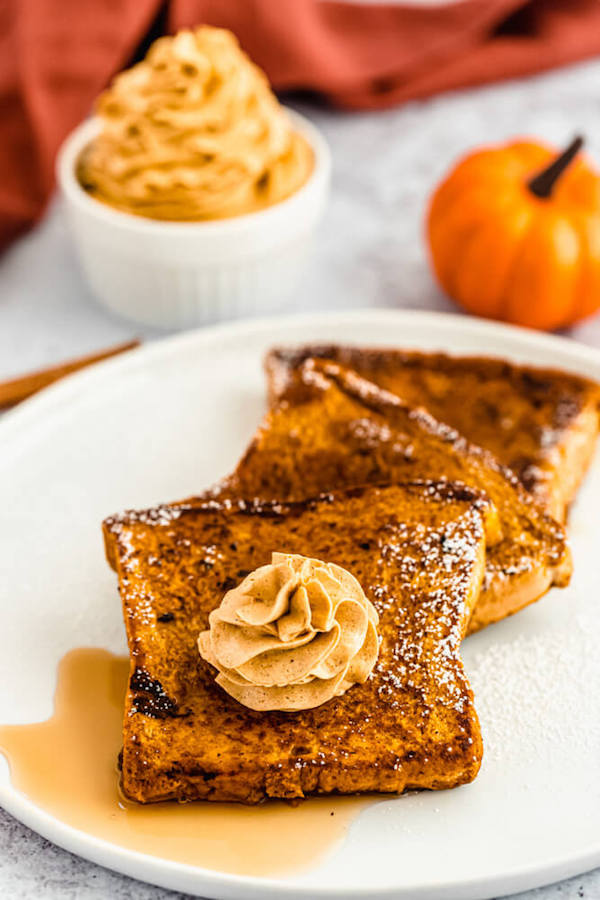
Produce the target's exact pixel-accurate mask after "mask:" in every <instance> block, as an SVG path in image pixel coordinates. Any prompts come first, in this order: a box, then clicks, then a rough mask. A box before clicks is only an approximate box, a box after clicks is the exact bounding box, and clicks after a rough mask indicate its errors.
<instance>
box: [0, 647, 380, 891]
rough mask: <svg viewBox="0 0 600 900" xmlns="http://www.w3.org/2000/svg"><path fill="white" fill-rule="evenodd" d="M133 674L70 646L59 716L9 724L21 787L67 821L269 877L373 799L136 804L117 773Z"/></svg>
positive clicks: (0, 744)
mask: <svg viewBox="0 0 600 900" xmlns="http://www.w3.org/2000/svg"><path fill="white" fill-rule="evenodd" d="M128 675H129V661H128V660H127V659H124V658H122V657H117V656H113V654H111V653H108V652H107V651H105V650H97V649H89V648H81V649H76V650H71V651H70V652H69V653H67V654H66V655H65V656H64V657H63V659H62V660H61V662H60V664H59V668H58V683H57V687H56V694H55V699H54V714H53V715H52V717H51V718H50V719H48V720H47V721H46V722H37V723H35V724H32V725H4V726H0V752H2V753H4V755H5V756H6V757H7V759H8V762H9V766H10V772H11V779H12V783H13V785H14V786H15V787H16V788H17V789H18V790H19V791H21V792H22V793H23V794H25V795H26V796H27V797H28V798H29V799H30V800H31V801H32V802H33V803H35V805H36V806H38V807H40V808H42V809H44V810H45V811H46V812H48V813H50V814H51V815H53V816H55V817H56V818H57V819H59V820H60V821H61V822H65V823H67V824H68V825H71V826H73V827H74V828H77V829H80V830H81V831H84V832H86V833H87V834H90V835H93V836H94V837H97V838H102V839H103V840H106V841H110V842H111V843H114V844H118V845H119V846H120V847H124V848H126V849H129V850H135V851H138V852H140V853H146V854H149V855H151V856H157V857H160V858H162V859H168V860H172V861H174V862H179V863H188V864H190V865H196V866H203V867H205V868H208V869H214V870H217V871H220V872H228V873H235V874H237V875H263V876H264V875H279V874H282V873H288V872H290V871H296V870H298V869H302V868H305V867H307V866H309V865H310V864H314V863H315V862H317V861H318V860H319V859H320V858H322V857H323V856H324V855H325V854H326V853H327V852H328V851H330V850H331V849H332V848H333V847H334V846H335V845H336V844H337V843H338V842H339V841H341V839H342V838H343V836H344V834H345V832H346V830H347V829H348V826H349V825H350V823H351V822H352V821H353V820H354V819H355V818H356V816H357V815H358V813H359V811H360V810H361V809H363V808H364V807H365V806H367V805H369V804H370V803H372V802H373V797H368V796H367V797H365V796H363V797H334V798H331V797H330V798H327V797H322V798H312V799H309V800H305V801H303V802H302V803H300V804H299V805H298V806H295V807H292V806H290V805H288V804H285V803H283V802H279V801H269V802H268V803H265V804H262V805H259V806H242V805H241V804H235V803H206V802H204V803H203V802H202V801H199V802H196V803H183V804H181V803H176V802H170V803H153V804H148V805H146V806H144V805H141V804H137V803H132V802H129V801H128V800H126V799H125V798H124V797H123V795H122V794H121V793H120V792H119V787H118V785H119V775H118V771H117V757H118V753H119V750H120V749H121V745H122V720H123V701H124V696H125V689H126V686H127V678H128Z"/></svg>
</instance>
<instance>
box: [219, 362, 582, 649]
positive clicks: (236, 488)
mask: <svg viewBox="0 0 600 900" xmlns="http://www.w3.org/2000/svg"><path fill="white" fill-rule="evenodd" d="M411 478H419V479H439V478H447V479H448V480H451V481H462V482H464V483H465V484H467V485H470V486H471V487H474V488H476V489H477V490H480V491H484V492H485V493H486V494H487V495H488V496H489V497H490V499H491V501H492V502H493V503H494V505H495V506H496V508H497V509H498V513H499V518H500V525H501V529H502V540H501V541H499V542H497V543H496V544H495V545H494V546H493V547H491V548H489V551H488V555H487V567H486V578H485V581H484V587H483V590H482V593H481V597H480V599H479V602H478V603H477V606H476V609H475V611H474V613H473V616H472V618H471V622H470V624H469V630H470V631H476V630H478V629H479V628H483V627H484V626H486V625H489V624H490V623H492V622H496V621H498V620H499V619H502V618H504V617H505V616H507V615H510V614H512V613H514V612H517V611H518V610H520V609H522V608H523V607H524V606H526V605H527V604H529V603H531V602H533V601H534V600H537V599H538V598H539V597H540V596H541V595H542V594H544V593H545V592H546V591H547V590H548V588H549V587H550V586H551V585H553V584H555V585H559V586H563V585H565V584H566V583H567V582H568V580H569V577H570V574H571V557H570V553H569V549H568V546H567V543H566V538H565V533H564V530H563V528H562V526H561V525H560V524H558V523H557V522H556V521H555V520H554V519H553V518H552V517H551V516H549V515H548V514H546V513H545V512H544V510H543V509H542V508H541V506H540V505H539V504H538V503H536V502H535V501H534V500H533V498H532V497H531V495H530V494H529V493H528V492H527V491H526V490H525V489H524V488H523V486H522V485H521V484H520V482H519V481H518V480H517V479H516V477H515V476H514V475H513V474H512V473H511V472H510V471H508V470H507V469H505V468H503V467H502V466H501V465H500V464H499V463H498V462H497V460H496V459H495V457H493V456H492V455H491V454H490V453H488V452H487V451H485V450H482V449H481V448H479V447H476V446H474V445H471V444H469V443H468V442H467V441H466V439H465V438H464V437H462V436H461V435H459V434H458V433H457V432H456V431H455V430H453V429H451V428H449V427H448V426H446V425H444V424H441V423H440V422H437V421H436V420H435V419H434V418H432V417H431V416H430V415H429V414H428V413H427V412H426V411H425V410H423V409H415V408H413V407H410V406H408V405H407V404H406V403H404V402H403V401H401V400H400V399H399V398H398V397H396V396H395V395H393V394H390V393H388V392H386V391H383V390H382V389H381V388H379V387H377V386H376V385H374V384H372V383H371V382H368V381H366V380H365V379H363V378H361V377H360V376H359V375H357V374H356V373H355V372H353V371H352V370H348V369H345V368H344V367H342V366H339V365H338V364H337V363H330V362H326V361H324V360H307V361H306V362H305V363H304V364H303V366H302V367H301V369H300V370H298V373H297V377H296V379H295V381H294V385H293V390H289V391H288V393H287V395H286V397H285V398H284V399H283V400H281V401H280V402H279V403H278V404H276V406H275V407H274V408H273V409H272V410H271V411H270V412H269V413H268V414H267V416H266V419H265V420H264V422H263V424H262V425H261V427H260V428H259V430H258V432H257V434H256V436H255V438H254V440H253V441H252V443H251V445H250V447H249V448H248V450H247V451H246V453H245V455H244V456H243V458H242V460H241V462H240V463H239V465H238V467H237V469H236V470H235V472H234V473H233V475H232V476H230V477H229V478H228V479H226V480H225V481H224V482H223V483H222V484H221V486H220V488H218V489H217V492H219V491H220V493H218V495H219V496H227V497H232V498H244V499H249V498H254V497H257V498H260V499H261V500H275V499H277V500H301V499H302V498H304V497H311V496H315V495H317V494H319V493H320V492H322V491H328V490H336V489H339V488H344V487H351V486H355V485H360V484H368V483H373V482H375V483H381V482H397V481H405V480H407V479H411Z"/></svg>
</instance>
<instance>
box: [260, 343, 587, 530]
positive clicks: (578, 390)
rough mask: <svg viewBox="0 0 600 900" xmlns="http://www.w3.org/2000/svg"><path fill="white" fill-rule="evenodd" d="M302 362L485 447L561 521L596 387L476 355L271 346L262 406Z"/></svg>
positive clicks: (581, 464)
mask: <svg viewBox="0 0 600 900" xmlns="http://www.w3.org/2000/svg"><path fill="white" fill-rule="evenodd" d="M309 357H319V358H325V359H330V360H333V361H335V362H338V363H340V364H341V365H344V366H347V367H349V368H352V369H354V370H355V371H357V372H358V373H359V374H360V375H362V376H363V377H364V378H367V379H368V380H369V381H373V382H375V384H377V385H379V386H380V387H383V388H385V389H386V390H388V391H391V393H393V394H397V395H398V396H399V397H401V398H402V399H403V400H404V401H405V402H406V403H408V404H409V405H411V406H424V407H425V408H426V409H427V410H428V411H429V412H430V413H431V414H432V415H433V416H434V417H435V418H436V419H438V420H439V421H441V422H446V423H447V424H448V425H450V426H451V427H452V428H456V430H457V431H459V432H460V433H461V434H463V435H464V436H465V437H466V438H467V439H468V440H469V441H471V442H472V443H474V444H479V446H480V447H485V448H486V449H487V450H490V451H491V452H492V453H493V454H494V455H495V456H496V457H497V458H498V459H499V460H500V462H501V463H503V464H504V465H505V466H508V467H509V468H510V469H512V470H513V472H514V473H515V474H516V475H517V476H518V477H519V478H520V479H521V481H522V482H523V484H524V485H525V487H526V488H527V489H528V490H530V491H531V492H532V493H533V494H534V496H536V497H537V498H538V499H539V500H540V501H541V502H542V503H544V505H545V506H546V507H547V508H548V510H549V511H550V512H551V513H552V515H554V516H555V517H556V518H558V519H559V520H562V519H563V517H564V515H565V513H566V509H567V507H568V505H569V503H571V501H572V500H573V498H574V496H575V493H576V491H577V489H578V487H579V484H580V482H581V480H582V478H583V476H584V474H585V472H586V470H587V467H588V465H589V462H590V459H591V456H592V453H593V450H594V446H595V443H596V438H597V436H598V426H599V416H598V409H599V404H600V386H599V385H597V384H595V383H594V382H591V381H588V380H587V379H585V378H581V377H579V376H577V375H571V374H568V373H566V372H561V371H556V370H553V369H541V368H540V369H538V368H535V367H533V366H519V365H513V364H512V363H509V362H506V361H505V360H500V359H492V358H485V357H454V356H448V355H446V354H444V353H422V352H415V351H404V350H393V349H375V348H363V347H345V346H339V345H319V346H305V347H299V348H275V349H273V350H272V351H271V352H270V353H269V354H268V355H267V358H266V362H265V365H266V370H267V376H268V381H269V395H270V399H271V402H272V403H274V402H276V401H277V400H278V399H279V398H281V397H283V396H284V395H285V393H286V391H288V390H289V387H290V383H291V381H293V378H294V373H295V372H296V371H297V370H298V368H299V367H300V366H301V365H302V363H303V361H304V360H305V359H307V358H309Z"/></svg>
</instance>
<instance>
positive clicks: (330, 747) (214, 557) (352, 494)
mask: <svg viewBox="0 0 600 900" xmlns="http://www.w3.org/2000/svg"><path fill="white" fill-rule="evenodd" d="M497 527H498V526H497V518H496V514H495V510H494V508H493V506H492V504H490V502H489V500H488V499H487V498H484V497H483V496H482V495H481V494H480V493H479V492H476V491H474V490H473V489H471V488H467V487H465V486H464V485H454V484H451V483H449V482H441V483H434V482H425V483H423V482H411V483H407V484H397V485H392V486H386V487H376V486H370V487H361V488H357V489H352V490H348V491H343V492H340V493H334V494H328V495H326V496H324V497H321V498H318V499H316V500H306V501H304V502H301V503H293V504H283V503H279V502H278V503H270V504H269V503H266V504H260V503H244V502H233V501H227V500H224V501H223V502H217V501H207V502H205V503H197V504H196V505H193V506H188V507H173V506H171V507H160V508H157V509H152V510H147V511H145V512H140V513H125V514H123V515H121V516H117V517H113V518H111V519H108V520H107V521H106V522H105V524H104V533H105V541H106V549H107V556H108V559H109V561H110V562H111V563H112V564H113V565H115V566H116V568H117V571H118V575H119V586H120V592H121V598H122V601H123V609H124V617H125V624H126V628H127V637H128V642H129V649H130V655H131V677H130V683H129V690H128V693H127V698H126V707H125V717H124V746H123V758H122V784H123V790H124V792H125V794H126V795H127V796H128V797H130V798H132V799H135V800H138V801H140V802H143V803H147V802H151V801H157V800H164V799H170V798H176V799H178V800H195V799H204V800H237V801H242V802H245V803H256V802H258V801H260V800H262V799H264V798H266V797H283V798H295V797H303V796H306V795H308V794H326V793H330V792H343V793H349V792H357V791H389V792H400V791H403V790H406V789H409V788H431V789H438V788H450V787H455V786H456V785H460V784H464V783H466V782H468V781H471V780H472V779H473V778H474V777H475V775H476V774H477V771H478V769H479V765H480V761H481V755H482V745H481V735H480V730H479V724H478V720H477V715H476V712H475V709H474V705H473V696H472V692H471V689H470V687H469V684H468V682H467V679H466V676H465V673H464V670H463V666H462V663H461V660H460V655H459V650H460V643H461V640H462V638H463V635H464V633H465V630H466V627H467V621H468V619H469V617H470V615H471V612H472V610H473V606H474V604H475V601H476V599H477V595H478V593H479V588H480V584H481V580H482V577H483V573H484V559H485V543H486V534H489V535H490V536H491V537H492V538H493V537H495V536H496V532H497ZM272 551H281V552H284V553H293V554H301V555H303V556H310V557H316V558H317V559H322V560H324V561H326V562H334V563H336V564H337V565H340V566H342V567H343V568H344V569H346V570H348V571H349V572H350V573H351V574H352V575H354V576H355V577H356V578H357V579H358V581H359V582H360V584H361V585H362V587H363V589H364V591H365V594H366V596H367V597H368V599H369V600H370V601H371V603H372V604H373V605H374V606H375V608H376V610H377V613H378V614H379V624H378V626H377V627H378V632H379V635H380V637H381V645H380V651H379V656H378V660H377V663H376V665H375V669H374V670H373V672H372V674H371V676H370V677H369V678H368V680H367V681H366V682H365V683H364V684H356V685H354V686H353V687H351V688H350V689H349V690H347V691H346V693H344V694H343V695H342V696H339V697H335V698H334V699H332V700H329V701H328V702H326V703H324V704H322V705H320V706H317V707H316V708H313V709H303V710H301V711H297V712H254V711H253V710H251V709H248V708H247V707H246V706H242V705H241V704H240V703H238V702H237V701H236V700H234V699H233V698H232V697H230V696H229V694H227V693H226V692H225V691H224V690H222V689H221V688H220V687H219V686H218V685H217V684H216V682H215V675H216V674H217V673H216V671H215V670H214V669H213V668H212V667H211V666H210V665H209V664H208V663H207V662H205V661H204V660H203V659H202V658H201V657H200V654H199V652H198V649H197V638H198V635H199V633H200V632H201V631H203V630H204V629H206V628H207V622H208V615H209V613H210V612H211V610H213V609H214V608H216V607H217V606H218V605H219V604H220V602H221V600H222V598H223V595H224V593H225V592H226V591H227V590H229V589H230V588H231V587H233V586H234V585H236V584H238V583H239V582H240V581H241V580H242V579H243V578H244V577H245V576H246V575H247V574H248V573H249V572H250V571H253V570H254V569H256V568H257V567H259V566H262V565H264V564H266V563H268V562H270V558H271V552H272Z"/></svg>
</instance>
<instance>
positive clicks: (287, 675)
mask: <svg viewBox="0 0 600 900" xmlns="http://www.w3.org/2000/svg"><path fill="white" fill-rule="evenodd" d="M378 621H379V618H378V615H377V612H376V610H375V608H374V607H373V605H372V604H371V603H370V601H369V600H368V599H367V598H366V596H365V594H364V591H363V589H362V587H361V586H360V584H359V583H358V581H357V580H356V578H354V576H353V575H351V574H350V573H349V572H347V571H346V570H345V569H343V568H341V566H337V565H335V564H334V563H325V562H321V561H320V560H318V559H309V558H307V557H304V556H297V555H291V554H285V553H273V554H272V560H271V564H270V565H266V566H261V567H260V568H259V569H256V570H255V571H254V572H252V573H251V574H250V575H248V576H247V577H246V578H245V579H244V580H243V581H242V582H241V584H240V585H238V586H237V587H236V588H234V589H233V590H231V591H228V593H227V594H225V597H224V598H223V601H222V603H221V605H220V606H219V607H217V609H215V610H213V612H211V614H210V616H209V628H208V630H207V631H203V632H202V633H201V634H200V637H199V639H198V648H199V651H200V655H201V656H202V657H203V659H205V660H206V661H207V662H208V663H210V664H211V665H212V666H214V668H215V669H217V671H218V675H217V678H216V681H217V684H219V685H220V686H221V687H222V688H223V690H225V691H226V692H227V693H228V694H230V695H231V696H232V697H234V698H235V699H236V700H237V701H238V702H239V703H242V704H243V705H244V706H247V707H249V708H250V709H254V710H258V711H267V710H287V711H293V710H300V709H311V708H313V707H316V706H320V705H321V704H322V703H326V702H327V701H328V700H331V699H332V698H333V697H337V696H339V695H341V694H343V693H345V692H346V691H347V690H349V689H350V688H351V687H352V686H353V685H354V684H361V683H363V682H365V681H366V680H367V678H368V677H369V675H370V673H371V671H372V670H373V667H374V665H375V662H376V660H377V655H378V652H379V641H378V637H377V625H378Z"/></svg>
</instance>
